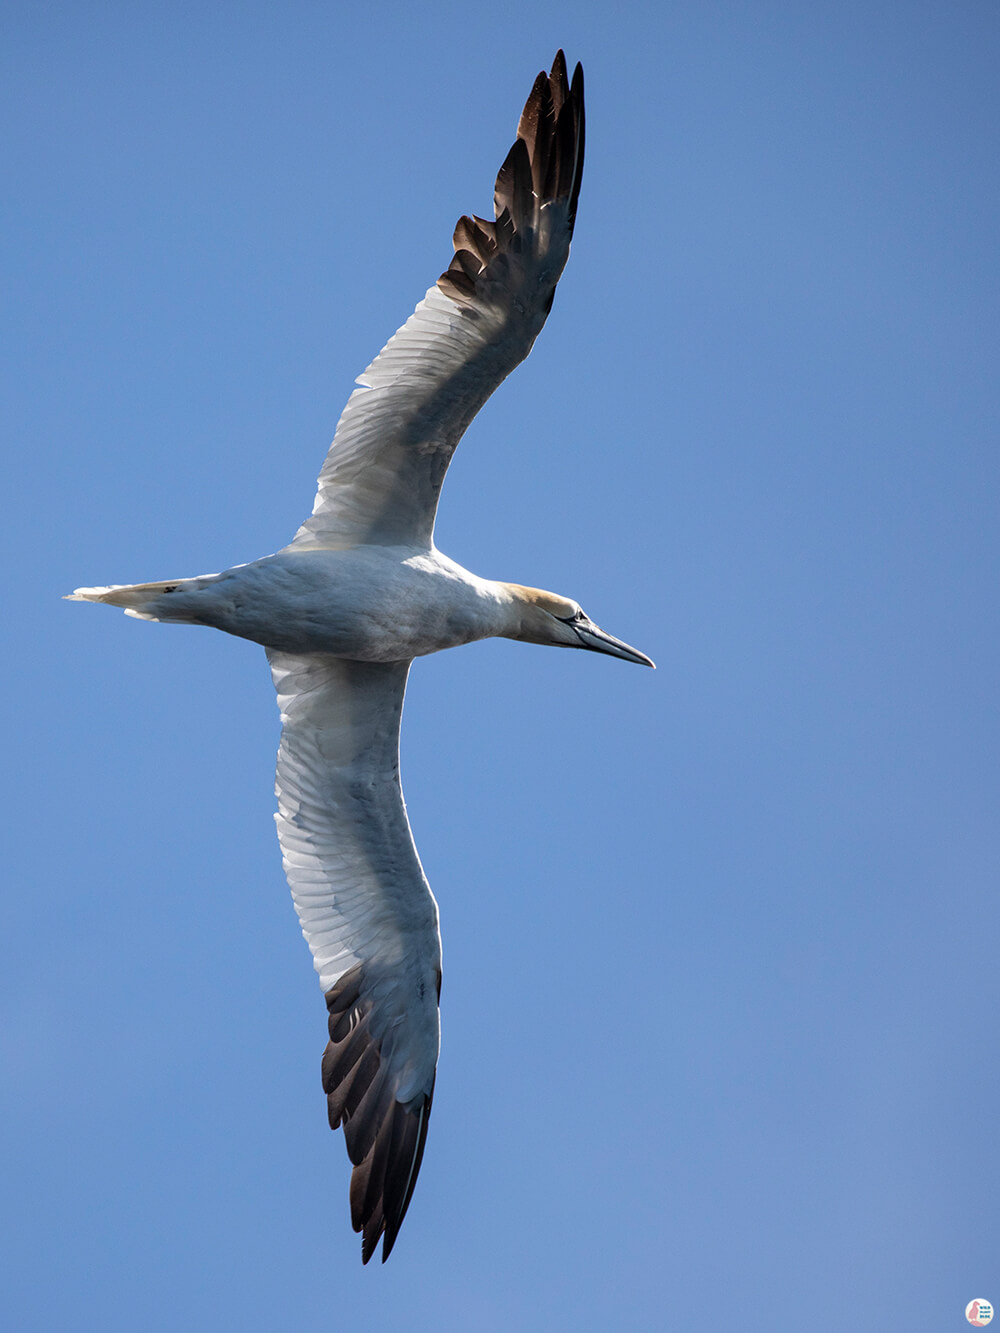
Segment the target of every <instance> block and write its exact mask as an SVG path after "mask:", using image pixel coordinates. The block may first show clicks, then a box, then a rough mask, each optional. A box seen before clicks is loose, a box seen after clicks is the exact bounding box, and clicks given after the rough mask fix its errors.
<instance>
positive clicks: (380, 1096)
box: [74, 51, 648, 1263]
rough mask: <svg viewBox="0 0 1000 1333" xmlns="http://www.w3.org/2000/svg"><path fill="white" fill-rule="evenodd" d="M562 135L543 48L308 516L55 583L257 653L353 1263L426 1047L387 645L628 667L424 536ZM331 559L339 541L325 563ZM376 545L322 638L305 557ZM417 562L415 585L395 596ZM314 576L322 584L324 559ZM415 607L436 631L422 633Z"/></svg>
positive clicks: (572, 157) (501, 364) (543, 243)
mask: <svg viewBox="0 0 1000 1333" xmlns="http://www.w3.org/2000/svg"><path fill="white" fill-rule="evenodd" d="M583 142H584V114H583V74H582V71H581V69H580V67H579V66H577V68H576V70H575V72H574V75H573V79H572V83H570V81H569V80H568V78H567V73H566V63H565V59H564V57H563V54H562V52H561V51H560V52H559V53H558V54H557V56H556V59H555V61H554V63H553V66H552V71H551V73H549V74H547V75H546V74H544V73H543V74H539V76H538V78H537V79H536V81H535V84H534V87H533V88H532V91H531V95H530V96H529V98H528V101H527V103H526V105H525V108H524V111H523V113H522V115H521V120H520V123H519V126H518V137H517V139H516V141H515V143H514V146H513V147H512V148H511V150H510V152H509V153H508V155H507V158H506V160H505V161H504V163H503V165H502V167H501V168H500V172H499V175H498V176H497V181H496V188H495V194H494V218H493V220H491V221H487V220H484V219H482V218H478V217H471V216H470V217H463V218H461V219H460V220H459V222H458V225H457V227H456V228H455V234H454V248H455V254H454V258H453V259H452V261H451V264H450V265H449V267H448V269H447V271H446V272H445V273H443V274H442V275H441V277H440V278H439V279H438V280H437V283H436V285H435V286H434V287H432V288H431V289H430V291H428V293H427V295H426V296H425V298H424V299H423V300H422V301H421V302H420V304H419V305H418V306H417V308H416V310H415V311H414V313H413V315H412V316H411V317H410V319H409V320H408V321H407V322H406V324H404V325H403V327H402V328H401V329H399V331H398V332H397V333H396V334H395V335H394V336H393V337H392V338H391V339H390V341H389V342H388V343H387V344H386V346H385V347H384V348H383V349H382V351H381V352H380V353H379V355H378V356H377V357H376V359H375V360H374V361H373V362H372V363H371V365H370V366H369V367H368V368H367V370H366V371H365V372H364V374H363V375H361V376H360V377H359V380H358V385H359V387H358V388H357V389H356V390H355V391H354V392H353V393H352V394H351V397H350V399H349V400H348V403H347V405H346V407H345V409H344V412H343V414H342V416H341V418H340V421H339V423H338V426H337V432H336V435H335V437H334V441H333V444H332V445H331V447H330V451H329V454H328V455H327V459H326V461H325V463H324V465H323V468H322V471H321V473H320V476H319V483H318V490H317V494H316V501H315V504H314V507H313V512H312V515H311V516H310V517H309V518H308V519H307V520H306V521H305V523H304V524H303V525H302V527H301V528H300V529H299V531H298V532H297V533H296V535H295V537H294V539H293V541H292V542H291V544H290V545H289V546H288V547H287V548H285V550H284V551H282V552H279V554H278V556H276V557H273V558H268V559H265V560H263V561H258V562H254V563H253V564H251V565H248V566H242V567H237V568H236V569H235V570H231V571H228V572H227V573H226V574H224V575H220V576H215V575H211V576H205V577H204V578H202V579H188V580H178V581H175V582H173V583H157V584H142V585H132V586H130V587H112V588H83V589H78V590H77V592H76V594H74V596H76V597H77V598H79V599H82V600H90V601H101V602H107V603H110V604H112V605H117V606H120V607H123V608H124V609H125V610H126V611H127V612H128V613H129V614H132V615H136V616H139V617H140V618H145V619H152V620H167V621H170V620H174V621H178V620H179V621H188V622H193V623H200V624H207V625H214V626H215V627H217V628H221V629H224V630H227V631H228V632H230V633H235V634H241V635H242V636H243V637H246V638H251V639H254V640H256V641H257V642H259V643H263V644H264V646H265V647H266V648H267V651H268V658H269V660H270V664H271V670H272V674H273V678H274V683H275V686H276V689H277V693H278V703H279V707H280V709H281V718H282V735H281V743H280V747H279V752H278V763H277V775H276V783H275V788H276V792H277V797H278V813H277V815H276V820H277V826H278V836H279V840H280V843H281V849H282V856H283V863H284V867H285V871H286V874H287V876H288V881H289V885H290V887H291V890H292V896H293V899H294V902H295V907H296V911H297V912H298V915H299V919H300V922H301V925H302V931H303V934H304V935H305V938H306V940H307V941H308V943H309V947H310V949H311V951H312V954H313V959H314V963H315V966H316V970H317V971H318V973H319V975H320V982H321V985H322V987H323V991H324V994H325V996H326V1001H327V1007H328V1011H329V1032H330V1041H329V1045H328V1046H327V1049H326V1054H325V1056H324V1059H323V1087H324V1090H325V1091H326V1094H327V1101H328V1107H329V1116H330V1124H331V1125H332V1126H333V1127H334V1128H337V1127H338V1126H340V1125H342V1126H343V1128H344V1134H345V1138H346V1141H347V1150H348V1154H349V1156H350V1159H351V1162H352V1163H353V1165H354V1170H353V1174H352V1178H351V1191H350V1198H351V1219H352V1223H353V1225H354V1229H355V1230H356V1231H360V1232H361V1233H362V1237H363V1240H362V1258H363V1259H364V1262H365V1263H367V1262H368V1260H369V1259H370V1258H371V1256H372V1254H373V1253H374V1251H375V1249H376V1248H377V1245H378V1242H379V1240H380V1239H382V1242H383V1244H382V1259H383V1262H384V1261H385V1259H387V1258H388V1256H389V1253H390V1252H391V1250H392V1247H393V1244H394V1243H395V1240H396V1236H397V1234H398V1232H399V1228H400V1225H401V1224H402V1221H403V1218H404V1216H405V1214H406V1210H407V1207H408V1206H409V1202H410V1199H411V1197H412V1194H413V1188H414V1184H415V1182H416V1178H417V1172H418V1170H419V1168H420V1162H421V1158H422V1155H423V1151H424V1143H425V1141H426V1136H427V1124H428V1118H429V1116H430V1110H431V1100H432V1096H433V1091H434V1079H435V1071H436V1068H437V1057H438V1049H439V1024H438V997H439V993H440V985H441V942H440V935H439V932H438V913H437V904H436V903H435V901H434V898H433V895H432V894H431V891H430V888H429V886H428V884H427V880H426V878H425V876H424V873H423V870H422V868H421V865H420V860H419V857H418V856H417V851H416V848H415V846H414V843H413V838H412V835H411V833H410V827H409V823H408V821H407V817H406V811H405V807H404V805H403V799H402V795H401V791H400V785H399V722H400V715H401V712H402V706H403V695H404V691H405V688H406V679H407V673H408V670H409V665H410V662H409V657H411V656H413V655H414V654H415V653H418V652H423V651H434V650H436V649H437V648H439V647H443V646H448V645H449V644H450V643H460V642H467V641H469V640H470V639H472V638H481V637H485V636H486V635H487V634H507V635H508V637H512V638H522V639H528V640H531V641H533V642H551V643H556V644H561V645H563V646H567V647H585V648H596V649H597V650H598V651H602V652H611V653H613V654H615V655H617V656H621V657H626V658H628V659H629V660H632V661H643V662H645V661H648V659H646V658H644V657H643V656H642V654H639V653H636V651H635V650H634V649H629V648H628V646H627V645H624V644H621V643H620V642H619V641H618V640H615V639H612V638H611V636H609V635H604V634H603V632H602V631H600V630H598V629H597V627H596V626H594V625H593V624H592V622H590V621H589V620H588V619H587V617H585V616H584V615H583V613H582V612H581V611H580V608H579V606H578V605H576V604H575V603H572V602H570V601H568V600H567V599H565V598H561V597H557V596H556V595H554V594H547V593H542V592H539V591H538V590H536V589H523V588H520V589H519V588H518V586H517V585H499V584H493V585H489V586H487V583H486V581H481V580H476V579H475V578H474V576H467V571H462V570H461V569H460V567H458V566H454V565H453V564H452V563H451V562H448V561H446V560H445V558H443V557H440V555H439V553H437V552H436V551H435V549H434V547H433V529H434V518H435V513H436V509H437V502H438V495H439V492H440V489H441V484H442V481H443V479H444V475H445V472H446V471H447V468H448V464H449V462H450V460H451V456H452V454H453V452H454V450H455V447H456V446H457V444H458V442H459V440H460V439H461V436H462V434H463V433H464V431H465V429H466V427H467V426H468V424H469V422H470V421H471V420H472V418H473V416H475V414H476V412H478V410H479V408H480V407H481V406H482V405H483V403H484V402H485V401H486V399H487V398H488V397H489V396H490V394H491V393H492V392H493V390H494V389H495V388H496V387H497V385H498V384H500V382H501V381H502V380H503V379H504V378H506V376H507V375H508V374H509V373H510V372H511V371H512V370H513V369H514V368H515V367H516V366H517V365H518V364H519V363H520V362H521V361H522V360H523V359H524V357H525V356H527V354H528V352H529V351H530V350H531V346H532V344H533V342H534V340H535V338H536V336H537V335H538V333H539V331H540V329H541V327H542V325H543V324H544V322H545V318H546V316H547V314H548V312H549V309H550V307H551V305H552V298H553V295H554V292H555V287H556V283H557V282H558V279H559V276H560V274H561V273H562V270H563V267H564V266H565V263H566V259H567V256H568V254H569V244H570V239H571V237H572V234H573V224H574V220H575V216H576V206H577V199H578V196H579V191H580V179H581V173H582V168H583ZM390 548H391V552H399V553H400V554H399V558H398V560H397V557H396V555H395V554H391V552H390ZM338 552H342V553H345V555H346V556H347V559H346V561H345V562H342V563H341V564H339V565H338V564H337V561H338V560H339V559H340V557H339V556H337V555H336V553H338ZM408 552H409V553H410V554H407V553H408ZM393 561H395V562H396V567H397V568H398V570H400V571H402V573H400V574H398V575H393V576H392V578H393V580H394V582H393V584H392V587H393V588H394V589H395V595H396V597H397V601H398V602H399V606H401V607H402V608H403V610H402V611H399V610H397V609H396V608H395V605H394V608H393V611H392V615H391V616H390V615H389V614H388V612H387V607H388V606H389V602H390V600H391V599H390V598H389V592H390V588H389V583H388V581H387V580H386V579H383V578H382V576H381V575H379V576H378V577H375V576H374V575H373V576H371V578H367V576H362V574H356V576H355V577H356V579H357V580H358V588H359V589H360V593H361V594H363V596H362V597H361V599H360V602H359V605H361V606H362V608H363V610H364V615H363V616H362V617H361V618H360V620H359V628H358V629H356V630H354V629H352V630H351V631H350V634H353V635H354V636H355V637H354V638H351V637H350V634H348V637H347V638H346V639H345V640H344V641H343V642H341V640H340V639H337V638H336V633H341V634H347V633H348V631H347V630H346V629H345V628H344V625H343V623H340V624H339V625H333V626H332V627H331V625H330V624H328V623H327V622H328V621H329V619H330V617H329V608H330V605H331V602H330V599H329V598H327V597H325V596H324V595H323V584H322V579H321V578H319V574H318V573H317V571H319V572H320V573H321V572H322V571H323V570H324V569H326V570H330V569H333V568H334V567H336V568H338V569H339V568H348V566H349V567H350V568H351V569H354V570H356V571H357V570H362V571H363V570H382V569H386V568H388V567H389V565H390V564H392V562H393ZM455 570H458V574H456V573H455ZM403 574H405V578H404V577H403ZM425 574H426V577H427V578H428V579H430V580H432V581H433V584H434V595H433V597H431V596H430V595H429V594H428V595H427V596H425V595H424V594H423V593H420V592H412V593H411V591H410V589H411V588H413V589H415V588H418V587H419V586H422V585H420V582H419V581H420V579H421V578H423V577H424V575H425ZM466 576H467V577H466ZM323 577H324V578H327V585H326V586H328V587H331V586H333V583H332V582H331V580H332V576H327V575H324V576H323ZM366 578H367V582H366ZM387 578H388V576H387ZM463 579H464V582H463ZM255 580H256V582H254V581H255ZM282 580H285V582H282ZM310 580H312V583H310ZM313 584H315V586H316V589H317V591H316V593H315V598H314V600H310V599H311V597H312V594H311V593H310V591H309V589H310V587H312V585H313ZM303 590H305V591H303ZM491 597H492V598H493V599H494V602H495V605H493V604H491V602H490V598H491ZM407 598H409V602H408V601H407V600H406V599H407ZM449 599H451V601H449ZM411 602H412V603H414V604H415V605H416V610H417V611H419V612H422V615H423V623H419V622H420V616H417V617H416V621H415V623H416V624H417V629H415V630H414V631H413V633H412V634H410V637H406V634H404V632H403V629H402V628H401V627H400V624H399V621H400V618H401V617H403V618H405V613H406V612H407V608H408V607H409V605H410V603H411ZM293 605H294V611H295V615H294V616H293V615H292V608H293ZM442 606H444V608H445V609H444V611H442V610H441V607H442ZM511 607H513V608H514V611H513V612H512V611H511ZM432 612H433V614H434V615H436V616H437V621H436V622H435V623H436V625H437V630H436V632H437V633H438V639H433V638H431V639H426V640H425V641H424V643H425V646H423V647H421V646H419V645H420V642H421V641H420V639H419V634H420V633H423V634H425V635H426V634H427V633H429V631H428V630H427V627H426V622H427V620H428V619H430V618H432ZM515 612H516V617H515V619H514V620H510V617H511V615H513V614H514V613H515ZM296 617H298V619H296ZM324 617H326V620H324ZM463 617H464V619H463ZM477 617H478V619H477ZM491 617H492V619H491ZM504 617H507V619H506V620H505V619H504ZM517 617H521V618H517ZM389 619H392V620H393V622H394V623H393V625H392V626H391V628H390V629H386V627H385V622H386V621H387V620H389ZM508 620H509V621H510V623H509V624H508ZM522 620H523V623H522ZM536 622H537V624H536ZM543 622H544V625H543ZM538 625H542V628H541V629H539V628H538V627H537V626H538ZM248 626H250V628H248ZM302 626H304V627H305V628H301V627H302ZM296 627H298V628H296ZM335 631H336V633H335ZM418 631H419V633H418ZM390 632H391V633H395V634H396V635H397V636H398V640H397V641H398V642H399V643H405V644H406V645H408V647H407V657H406V660H383V659H386V658H391V657H392V656H393V653H392V651H388V650H386V651H377V649H378V644H379V642H383V643H384V642H388V640H381V641H380V640H378V638H377V636H378V634H380V633H386V634H388V633H390ZM310 634H311V635H312V637H309V636H310ZM324 635H326V637H323V636H324ZM331 636H332V637H331ZM449 636H450V637H449ZM317 645H318V646H320V647H324V646H325V647H326V648H327V649H332V651H330V650H324V651H317V650H316V648H317ZM414 645H416V646H414ZM359 659H367V660H359Z"/></svg>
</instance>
